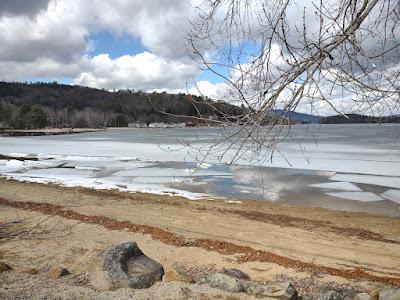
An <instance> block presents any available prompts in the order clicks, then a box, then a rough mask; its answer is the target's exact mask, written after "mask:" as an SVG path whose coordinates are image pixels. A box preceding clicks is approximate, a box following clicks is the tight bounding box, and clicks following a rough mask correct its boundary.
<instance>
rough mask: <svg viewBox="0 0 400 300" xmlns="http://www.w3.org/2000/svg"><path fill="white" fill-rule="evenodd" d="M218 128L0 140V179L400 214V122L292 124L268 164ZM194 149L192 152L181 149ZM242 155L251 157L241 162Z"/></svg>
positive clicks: (143, 130)
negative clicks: (224, 138) (222, 141)
mask: <svg viewBox="0 0 400 300" xmlns="http://www.w3.org/2000/svg"><path fill="white" fill-rule="evenodd" d="M218 131H219V129H217V128H162V129H156V128H143V129H121V130H110V131H104V132H94V133H82V134H73V135H60V136H37V137H0V154H3V155H7V156H14V157H26V158H36V159H37V160H36V161H32V160H25V161H21V160H10V159H3V160H0V174H2V176H6V177H9V178H14V179H18V180H27V181H36V182H56V183H59V184H63V185H66V186H77V185H79V186H86V187H92V188H118V189H120V190H125V191H141V192H152V193H169V194H180V195H183V196H186V197H188V198H191V199H198V198H201V197H205V196H212V197H225V198H239V199H259V200H265V201H277V202H280V203H286V204H291V205H303V206H321V207H326V208H332V209H339V210H355V211H368V212H375V213H382V214H387V215H392V216H399V215H400V210H399V206H400V141H399V139H400V126H397V125H375V124H368V125H312V126H307V125H296V126H292V127H291V129H290V131H287V132H286V133H287V134H288V136H287V138H286V139H285V140H284V141H283V142H280V143H278V145H277V147H276V151H275V152H274V156H273V159H272V162H271V161H261V162H257V161H254V160H253V161H249V160H248V159H246V157H244V158H242V159H238V160H237V161H236V162H235V164H234V165H227V164H226V162H230V160H231V159H232V157H233V156H234V154H235V153H236V152H235V150H234V149H235V147H238V145H235V146H234V147H233V149H231V150H230V151H228V152H227V153H225V156H224V157H223V159H222V160H221V159H220V158H221V154H222V153H223V152H222V150H225V148H226V147H225V146H224V145H222V147H221V148H215V149H213V150H214V151H213V152H212V153H211V154H210V155H208V156H207V157H206V159H205V160H204V161H203V160H202V157H203V155H204V154H205V153H206V151H207V149H209V146H210V145H212V144H213V142H214V141H215V139H216V137H217V136H218V134H217V133H218ZM188 144H190V147H186V145H188ZM247 158H248V157H247Z"/></svg>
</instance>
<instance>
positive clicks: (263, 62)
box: [187, 0, 400, 162]
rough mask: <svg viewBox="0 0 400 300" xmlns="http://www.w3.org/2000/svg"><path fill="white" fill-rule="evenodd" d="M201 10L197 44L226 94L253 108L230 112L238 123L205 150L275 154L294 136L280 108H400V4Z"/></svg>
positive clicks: (240, 4)
mask: <svg viewBox="0 0 400 300" xmlns="http://www.w3.org/2000/svg"><path fill="white" fill-rule="evenodd" d="M196 10H197V19H196V20H192V23H193V30H192V31H191V33H190V34H189V36H188V39H187V41H188V50H189V52H190V54H191V55H192V57H193V58H194V59H196V60H197V61H198V62H199V63H200V64H201V65H202V66H203V67H204V69H205V70H207V71H208V72H211V73H212V74H214V75H216V76H219V77H220V78H222V79H223V84H221V86H223V88H224V93H223V94H222V95H221V97H220V100H224V101H230V102H232V103H235V104H237V105H242V106H243V107H244V109H243V113H241V114H240V115H237V116H235V117H234V118H232V117H231V116H225V118H222V120H223V121H224V122H225V123H227V124H228V125H230V129H229V130H228V129H225V130H221V134H220V136H219V138H218V140H217V141H216V142H215V143H214V144H213V145H212V146H211V147H210V148H208V149H207V150H205V149H202V151H203V153H204V154H209V153H210V152H213V151H216V152H218V153H220V154H219V155H220V157H221V158H222V157H223V155H225V153H226V152H227V151H230V150H234V152H235V155H233V156H231V157H230V159H231V161H232V162H234V161H235V160H237V159H238V158H243V157H246V158H249V159H253V158H257V159H261V160H262V159H271V158H272V155H273V153H274V151H275V150H274V149H276V147H275V146H276V144H277V143H278V142H279V141H281V140H282V139H283V138H284V137H285V135H286V134H288V130H287V128H288V126H284V125H287V120H286V118H284V117H271V115H270V112H271V110H273V109H277V108H280V109H283V113H282V116H285V115H286V112H290V111H294V110H296V109H298V108H302V109H306V108H307V110H308V111H309V112H312V113H313V114H319V113H320V110H321V109H324V110H326V109H327V108H330V109H331V110H332V112H335V113H337V114H342V115H345V114H346V113H350V112H354V113H361V114H373V115H385V114H389V113H399V107H400V55H399V54H400V53H399V51H400V47H399V39H400V25H399V24H400V23H399V17H400V1H399V0H332V1H323V0H297V1H296V0H204V1H202V2H201V3H200V4H199V5H198V6H196ZM200 92H201V90H200ZM210 105H213V104H212V103H210ZM214 109H215V110H216V108H214ZM220 120H221V118H220ZM289 127H290V126H289ZM227 143H228V145H229V146H228V147H226V145H227ZM222 145H224V146H222ZM222 149H223V151H222ZM205 152H207V153H205ZM260 155H261V157H260Z"/></svg>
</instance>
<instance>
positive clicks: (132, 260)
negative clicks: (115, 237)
mask: <svg viewBox="0 0 400 300" xmlns="http://www.w3.org/2000/svg"><path fill="white" fill-rule="evenodd" d="M163 275H164V269H163V267H162V265H161V264H160V263H158V262H156V261H155V260H153V259H151V258H150V257H148V256H146V255H145V254H144V253H143V252H142V251H141V250H140V249H139V247H138V245H137V244H136V243H135V242H125V243H122V244H119V245H117V246H113V247H110V248H109V249H107V250H105V251H104V252H102V253H100V255H99V256H98V257H96V259H95V261H94V263H93V265H92V268H91V270H90V272H89V277H90V281H91V284H92V285H93V286H94V287H95V288H97V289H100V290H114V289H118V288H134V289H143V288H148V287H150V286H152V285H153V284H154V283H156V282H157V281H161V280H162V277H163Z"/></svg>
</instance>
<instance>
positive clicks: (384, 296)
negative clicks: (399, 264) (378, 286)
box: [379, 287, 400, 300]
mask: <svg viewBox="0 0 400 300" xmlns="http://www.w3.org/2000/svg"><path fill="white" fill-rule="evenodd" d="M399 299H400V289H394V288H390V287H385V288H384V289H382V290H381V291H380V292H379V300H399Z"/></svg>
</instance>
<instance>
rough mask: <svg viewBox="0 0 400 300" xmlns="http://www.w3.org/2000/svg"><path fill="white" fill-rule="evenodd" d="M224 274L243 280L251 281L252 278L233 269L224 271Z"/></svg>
mask: <svg viewBox="0 0 400 300" xmlns="http://www.w3.org/2000/svg"><path fill="white" fill-rule="evenodd" d="M222 272H223V273H224V274H226V275H228V276H231V277H236V278H238V279H243V280H250V276H249V275H247V274H246V273H244V272H243V271H240V270H239V269H235V268H231V269H225V268H224V269H223V271H222Z"/></svg>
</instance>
